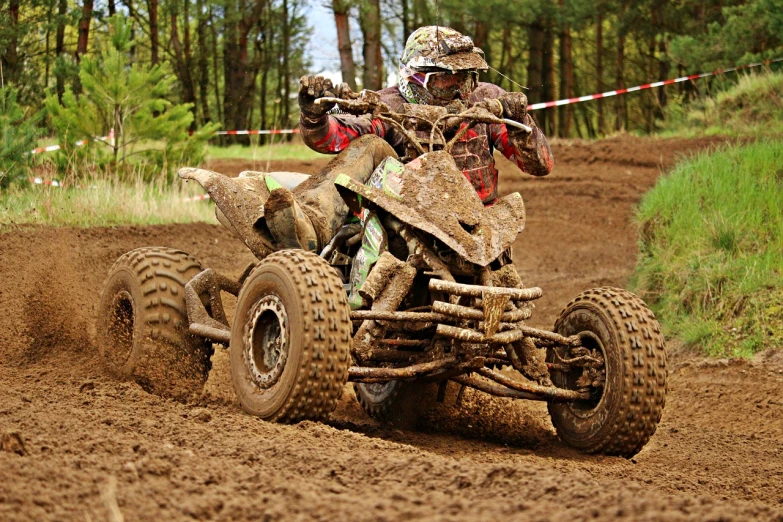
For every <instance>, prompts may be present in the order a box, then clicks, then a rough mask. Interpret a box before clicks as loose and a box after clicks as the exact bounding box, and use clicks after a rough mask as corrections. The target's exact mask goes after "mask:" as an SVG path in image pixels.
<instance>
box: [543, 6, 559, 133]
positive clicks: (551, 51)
mask: <svg viewBox="0 0 783 522" xmlns="http://www.w3.org/2000/svg"><path fill="white" fill-rule="evenodd" d="M553 29H554V28H553V24H552V20H547V23H546V26H545V28H544V56H543V71H542V77H543V80H544V85H543V97H544V100H543V101H551V100H554V99H555V98H556V94H555V32H554V30H553ZM542 112H543V113H544V114H543V127H544V129H546V131H545V132H546V133H547V134H548V135H550V136H554V135H555V134H556V132H557V128H556V127H557V120H556V119H555V114H556V113H555V110H554V109H544V110H543V111H542Z"/></svg>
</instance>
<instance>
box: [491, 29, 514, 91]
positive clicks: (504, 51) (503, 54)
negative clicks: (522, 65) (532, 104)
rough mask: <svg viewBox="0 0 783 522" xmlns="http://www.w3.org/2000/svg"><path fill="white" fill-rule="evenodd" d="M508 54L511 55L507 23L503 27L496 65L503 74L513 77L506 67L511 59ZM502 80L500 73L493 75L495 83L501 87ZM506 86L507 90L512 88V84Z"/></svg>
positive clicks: (509, 32) (509, 33)
mask: <svg viewBox="0 0 783 522" xmlns="http://www.w3.org/2000/svg"><path fill="white" fill-rule="evenodd" d="M510 55H511V28H510V27H509V26H508V25H505V26H504V27H503V47H502V48H501V50H500V63H498V67H499V68H500V71H501V72H503V74H505V75H506V76H509V77H513V75H512V73H511V71H510V70H509V67H508V64H509V63H510V62H511V60H510V59H509V57H510ZM504 80H505V78H503V77H502V76H501V75H500V74H496V76H495V83H496V84H498V85H499V86H501V87H503V82H504ZM507 87H508V90H513V85H511V84H508V85H507Z"/></svg>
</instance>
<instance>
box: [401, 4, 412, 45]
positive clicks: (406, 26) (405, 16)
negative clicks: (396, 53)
mask: <svg viewBox="0 0 783 522" xmlns="http://www.w3.org/2000/svg"><path fill="white" fill-rule="evenodd" d="M400 2H401V3H402V42H403V45H405V42H406V41H407V40H408V37H409V36H410V34H411V23H410V8H409V7H408V0H400Z"/></svg>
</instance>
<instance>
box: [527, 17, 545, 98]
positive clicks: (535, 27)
mask: <svg viewBox="0 0 783 522" xmlns="http://www.w3.org/2000/svg"><path fill="white" fill-rule="evenodd" d="M527 34H528V41H529V43H530V56H529V58H528V61H527V87H528V95H527V97H528V99H529V101H530V103H540V102H542V101H544V76H543V68H544V62H543V59H544V27H543V26H542V25H541V24H540V22H538V21H536V22H534V23H533V24H531V25H530V27H529V28H528V31H527Z"/></svg>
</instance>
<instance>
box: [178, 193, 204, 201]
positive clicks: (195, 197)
mask: <svg viewBox="0 0 783 522" xmlns="http://www.w3.org/2000/svg"><path fill="white" fill-rule="evenodd" d="M207 199H210V197H209V194H202V195H200V196H193V197H190V198H183V199H182V201H185V202H188V201H204V200H207Z"/></svg>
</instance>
